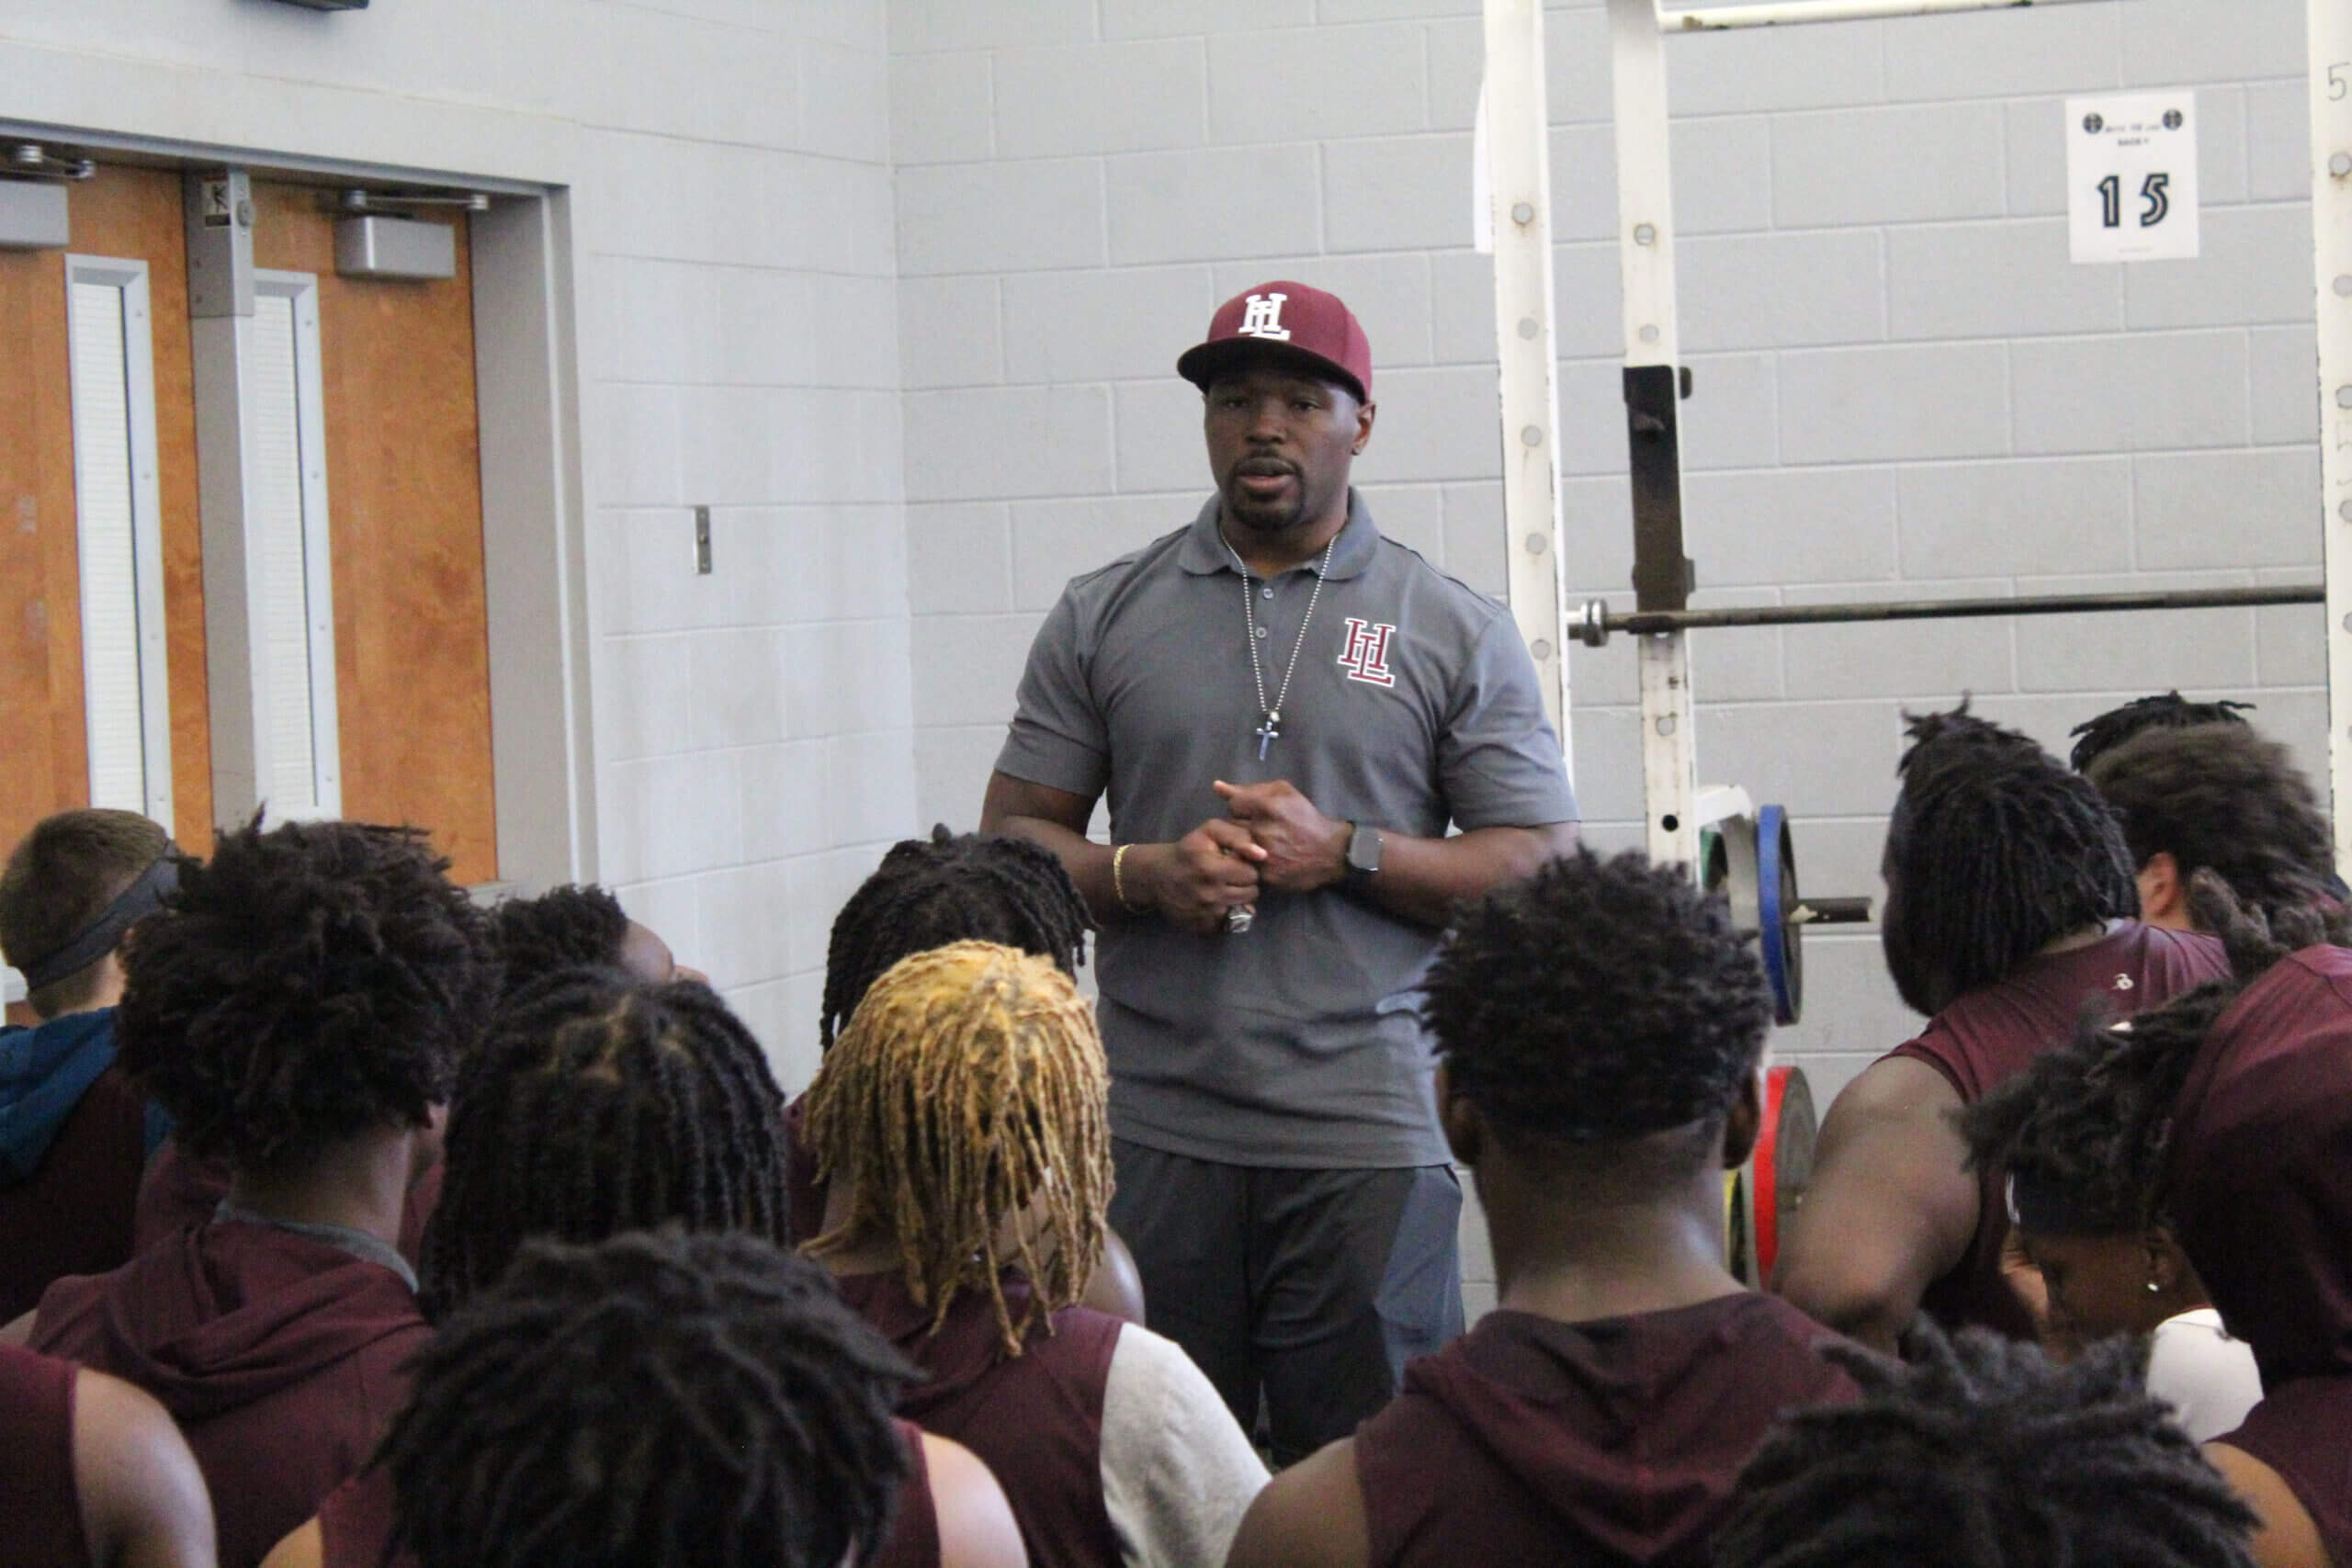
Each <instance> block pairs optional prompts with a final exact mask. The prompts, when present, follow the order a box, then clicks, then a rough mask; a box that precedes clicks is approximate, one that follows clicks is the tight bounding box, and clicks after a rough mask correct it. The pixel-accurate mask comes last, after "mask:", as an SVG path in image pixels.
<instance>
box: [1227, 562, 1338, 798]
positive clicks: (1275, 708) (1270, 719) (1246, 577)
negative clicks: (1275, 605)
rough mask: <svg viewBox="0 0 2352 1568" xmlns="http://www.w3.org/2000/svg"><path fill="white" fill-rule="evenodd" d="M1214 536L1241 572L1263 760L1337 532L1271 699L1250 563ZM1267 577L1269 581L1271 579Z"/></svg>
mask: <svg viewBox="0 0 2352 1568" xmlns="http://www.w3.org/2000/svg"><path fill="white" fill-rule="evenodd" d="M1217 542H1218V543H1219V544H1222V545H1223V546H1224V547H1225V553H1226V554H1227V555H1229V556H1231V557H1232V558H1233V564H1234V567H1235V569H1236V570H1238V571H1239V572H1240V573H1241V621H1242V625H1244V626H1247V627H1248V628H1249V630H1250V679H1252V680H1254V681H1255V682H1258V706H1259V708H1260V710H1261V711H1262V712H1263V713H1264V714H1265V716H1266V722H1265V723H1263V724H1261V725H1260V726H1259V727H1258V728H1256V729H1254V730H1252V731H1250V733H1251V734H1253V735H1255V736H1256V737H1257V738H1258V761H1261V762H1262V761H1265V760H1266V749H1267V748H1268V747H1270V746H1272V744H1273V743H1274V742H1275V741H1277V740H1280V739H1282V738H1283V728H1282V727H1283V703H1285V702H1287V701H1289V700H1290V682H1291V677H1292V676H1294V675H1295V674H1297V673H1298V655H1299V650H1300V649H1304V648H1305V647H1306V628H1307V626H1308V625H1309V624H1310V623H1311V622H1313V621H1314V619H1315V604H1316V601H1317V600H1319V599H1321V598H1322V597H1323V574H1324V572H1326V571H1327V570H1329V569H1330V566H1331V551H1332V549H1333V548H1334V547H1337V546H1338V544H1339V542H1340V536H1338V535H1337V534H1334V535H1332V536H1331V542H1330V543H1329V544H1328V545H1325V546H1324V547H1323V558H1322V559H1321V560H1320V561H1317V563H1316V566H1315V592H1312V593H1309V594H1308V595H1307V596H1306V615H1305V617H1304V618H1302V619H1301V620H1300V621H1299V623H1298V640H1297V641H1296V642H1295V643H1292V644H1291V645H1290V666H1289V668H1287V669H1285V670H1284V671H1283V683H1282V688H1281V690H1279V691H1277V692H1276V693H1275V694H1274V700H1273V701H1272V702H1271V703H1269V702H1267V701H1266V667H1265V665H1264V664H1262V663H1261V662H1260V660H1259V658H1258V610H1257V606H1256V605H1254V604H1251V603H1250V591H1251V590H1252V589H1254V588H1256V587H1257V585H1258V584H1257V581H1256V579H1254V578H1252V577H1251V576H1250V563H1249V562H1247V561H1245V560H1243V559H1242V558H1241V552H1240V551H1239V550H1237V549H1235V548H1234V547H1233V541H1232V540H1230V539H1228V538H1227V537H1226V536H1225V530H1224V529H1222V528H1220V529H1218V530H1217ZM1268 581H1270V582H1271V581H1272V579H1268Z"/></svg>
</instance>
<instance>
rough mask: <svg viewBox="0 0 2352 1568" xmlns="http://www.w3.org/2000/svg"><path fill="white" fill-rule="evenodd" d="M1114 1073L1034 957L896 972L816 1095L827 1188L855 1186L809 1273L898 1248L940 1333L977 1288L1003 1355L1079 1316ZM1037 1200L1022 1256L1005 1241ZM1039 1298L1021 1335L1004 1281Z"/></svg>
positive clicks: (822, 1075) (1095, 1238) (1085, 1017)
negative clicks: (866, 1250)
mask: <svg viewBox="0 0 2352 1568" xmlns="http://www.w3.org/2000/svg"><path fill="white" fill-rule="evenodd" d="M1109 1094H1110V1074H1109V1071H1108V1069H1107V1068H1106V1067H1105V1066H1104V1064H1103V1037H1102V1036H1101V1035H1100V1034H1098V1033H1097V1032H1095V1026H1094V1010H1093V1009H1092V1008H1091V1007H1090V1006H1088V1005H1087V1002H1086V999H1085V998H1083V997H1080V995H1079V994H1078V987H1076V986H1074V985H1072V984H1071V983H1070V979H1069V976H1067V975H1065V974H1063V973H1062V972H1061V971H1059V970H1058V969H1057V968H1055V967H1054V966H1053V965H1052V964H1048V963H1046V961H1045V960H1043V959H1040V958H1035V957H1031V956H1029V955H1027V954H1024V953H1015V952H1013V951H1012V949H1011V948H1007V947H1000V946H996V945H993V944H991V943H989V942H954V943H951V944H949V945H948V946H945V947H942V948H936V949H933V950H932V951H930V952H927V953H916V954H915V955H914V956H913V957H911V958H907V959H903V960H901V961H900V962H899V964H896V965H895V966H893V967H892V968H891V970H890V971H889V973H888V974H886V975H884V976H882V977H881V978H880V979H879V980H877V981H876V982H875V983H874V988H873V989H872V990H871V991H869V992H867V993H866V998H865V1001H864V1002H862V1003H860V1004H859V1005H858V1009H857V1012H856V1015H855V1016H854V1017H853V1018H852V1019H851V1021H850V1025H849V1028H848V1029H847V1030H845V1031H844V1032H842V1037H841V1042H840V1043H839V1045H838V1046H836V1048H835V1049H834V1051H833V1052H832V1054H831V1055H829V1056H828V1057H826V1059H825V1064H824V1066H822V1067H820V1068H819V1069H818V1073H817V1078H816V1081H815V1082H814V1083H812V1084H810V1085H809V1094H808V1098H807V1101H806V1103H807V1106H808V1115H809V1120H808V1137H809V1145H810V1146H811V1147H812V1148H814V1149H815V1150H816V1153H817V1160H818V1168H819V1171H820V1175H821V1177H822V1179H824V1180H825V1181H827V1182H829V1183H830V1182H833V1181H838V1180H842V1179H844V1178H846V1179H847V1180H848V1181H849V1183H850V1192H851V1194H852V1197H851V1208H850V1213H849V1216H848V1218H847V1219H846V1220H844V1221H843V1222H842V1224H840V1225H838V1226H836V1227H835V1228H833V1229H831V1230H829V1231H827V1232H826V1233H825V1234H824V1235H820V1236H818V1237H817V1238H816V1239H815V1240H813V1241H811V1242H810V1243H809V1246H808V1251H809V1255H810V1256H811V1257H816V1258H823V1257H825V1256H827V1255H829V1254H833V1253H839V1252H843V1251H847V1250H849V1249H850V1248H852V1247H855V1246H858V1245H860V1244H862V1243H865V1242H869V1241H871V1240H874V1239H876V1238H882V1237H888V1238H892V1239H895V1240H896V1242H897V1243H898V1247H899V1258H900V1261H901V1266H902V1268H903V1270H904V1273H905V1277H906V1281H907V1289H908V1292H909V1293H910V1295H911V1296H913V1298H914V1300H915V1302H916V1303H917V1304H918V1305H921V1306H927V1307H929V1308H931V1309H932V1325H933V1332H934V1333H935V1332H937V1330H938V1328H939V1326H940V1325H942V1324H944V1323H945V1321H946V1319H947V1311H948V1308H949V1307H951V1306H952V1305H954V1304H955V1300H956V1293H957V1292H960V1291H964V1290H967V1289H971V1290H983V1291H986V1292H989V1299H990V1300H991V1301H992V1302H993V1303H994V1304H995V1308H996V1320H997V1326H998V1328H999V1330H1000V1331H1001V1333H1002V1335H1003V1337H1004V1344H1005V1348H1006V1350H1007V1351H1008V1352H1009V1353H1011V1354H1012V1355H1016V1356H1017V1355H1019V1354H1020V1353H1021V1346H1022V1341H1023V1339H1024V1338H1026V1337H1027V1335H1028V1332H1029V1329H1030V1328H1031V1326H1032V1325H1034V1324H1035V1323H1036V1322H1037V1321H1038V1319H1039V1316H1040V1314H1049V1313H1052V1312H1055V1311H1057V1310H1059V1309H1060V1308H1062V1307H1065V1306H1068V1305H1069V1304H1070V1303H1073V1302H1075V1301H1077V1300H1078V1298H1079V1296H1080V1292H1082V1291H1083V1290H1084V1288H1085V1285H1086V1281H1087V1279H1088V1277H1089V1276H1090V1275H1091V1273H1092V1272H1093V1269H1094V1264H1095V1260H1096V1259H1097V1258H1099V1257H1100V1256H1101V1254H1102V1250H1103V1226H1104V1221H1103V1214H1104V1211H1105V1210H1106V1209H1107V1208H1108V1207H1109V1205H1110V1201H1111V1135H1110V1122H1109ZM1033 1201H1035V1202H1039V1203H1041V1204H1042V1207H1043V1213H1044V1224H1043V1226H1042V1231H1043V1234H1042V1235H1039V1236H1034V1237H1033V1236H1032V1235H1030V1234H1029V1232H1028V1230H1027V1229H1026V1228H1024V1229H1023V1231H1022V1233H1021V1235H1020V1237H1019V1239H1018V1241H1017V1242H1016V1243H1015V1245H1014V1250H1013V1253H1012V1256H1011V1257H1007V1256H1004V1255H1003V1254H1002V1253H1001V1251H1000V1247H999V1239H998V1227H999V1224H1000V1223H1001V1221H1003V1220H1004V1219H1005V1217H1006V1216H1008V1215H1014V1214H1019V1213H1021V1212H1022V1211H1023V1209H1025V1208H1027V1207H1028V1206H1029V1205H1030V1204H1031V1203H1032V1202H1033ZM1014 1262H1017V1263H1018V1264H1019V1266H1020V1268H1021V1269H1022V1271H1023V1273H1025V1274H1026V1275H1027V1276H1028V1277H1029V1279H1030V1280H1032V1281H1033V1282H1034V1284H1035V1294H1034V1295H1033V1296H1032V1298H1031V1303H1030V1307H1029V1310H1028V1313H1027V1314H1025V1315H1024V1316H1023V1320H1022V1321H1021V1322H1020V1323H1017V1324H1016V1323H1014V1322H1013V1321H1012V1314H1011V1310H1010V1309H1009V1308H1008V1306H1007V1305H1006V1303H1005V1299H1004V1289H1003V1285H1002V1283H1001V1280H999V1278H998V1275H999V1272H1000V1270H1001V1269H1003V1268H1004V1267H1006V1266H1007V1265H1009V1264H1012V1263H1014Z"/></svg>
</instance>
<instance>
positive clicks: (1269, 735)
mask: <svg viewBox="0 0 2352 1568" xmlns="http://www.w3.org/2000/svg"><path fill="white" fill-rule="evenodd" d="M1281 720H1282V715H1280V714H1278V713H1270V714H1268V715H1267V716H1266V722H1265V723H1263V724H1261V725H1260V726H1259V727H1258V728H1256V729H1255V730H1252V731H1251V732H1250V733H1252V734H1254V735H1256V736H1257V738H1258V761H1261V762H1262V761H1265V760H1266V748H1267V747H1269V746H1272V744H1273V743H1274V742H1275V741H1277V740H1280V739H1282V738H1283V732H1282V731H1281V730H1280V729H1279V728H1276V726H1277V725H1278V724H1279V723H1280V722H1281Z"/></svg>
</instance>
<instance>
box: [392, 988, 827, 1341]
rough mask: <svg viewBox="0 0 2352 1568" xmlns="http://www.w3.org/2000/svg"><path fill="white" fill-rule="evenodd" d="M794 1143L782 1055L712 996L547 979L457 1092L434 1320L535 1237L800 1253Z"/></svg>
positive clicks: (506, 1022)
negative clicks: (745, 1244) (685, 1241)
mask: <svg viewBox="0 0 2352 1568" xmlns="http://www.w3.org/2000/svg"><path fill="white" fill-rule="evenodd" d="M784 1148H785V1143H784V1100H783V1096H782V1095H781V1094H780V1093H779V1092H778V1091H777V1089H776V1086H775V1078H774V1077H770V1076H769V1072H768V1065H767V1058H766V1056H765V1055H763V1053H762V1052H761V1050H760V1046H759V1043H758V1042H757V1041H756V1040H754V1039H752V1035H751V1033H750V1032H749V1031H748V1030H746V1029H745V1028H744V1027H743V1025H742V1023H741V1021H738V1020H737V1019H736V1017H735V1015H734V1014H733V1013H732V1012H730V1011H729V1010H728V1008H727V1004H726V1003H724V1002H722V1001H720V1000H719V999H718V996H717V995H716V994H714V993H713V992H712V991H711V990H710V989H709V987H706V986H703V985H701V984H699V983H697V982H695V981H680V982H675V983H673V984H670V985H666V986H649V985H644V984H641V983H638V982H633V981H631V980H630V979H629V978H628V976H625V975H622V974H620V973H618V972H617V971H614V970H596V969H575V970H570V971H565V972H561V973H559V974H556V975H553V976H548V978H546V979H544V980H542V981H540V982H538V983H537V985H535V986H532V987H528V988H526V990H525V991H524V992H522V993H521V994H519V995H517V996H516V997H515V998H512V999H511V1000H510V1001H509V1002H508V1004H507V1006H506V1007H505V1008H504V1009H503V1010H502V1011H501V1013H500V1015H499V1017H498V1019H497V1021H496V1022H495V1023H494V1024H493V1025H492V1030H491V1033H490V1035H489V1037H488V1038H487V1039H486V1040H485V1041H484V1042H483V1043H482V1047H481V1050H480V1051H479V1052H478V1053H476V1055H475V1056H474V1059H473V1060H472V1062H471V1063H470V1064H469V1066H468V1069H467V1072H466V1075H465V1077H464V1079H463V1081H462V1082H461V1083H460V1084H459V1086H458V1100H457V1105H456V1107H455V1109H454V1110H453V1111H451V1113H450V1117H449V1125H448V1130H447V1138H446V1142H445V1151H444V1154H443V1161H444V1164H445V1165H446V1167H447V1175H446V1176H445V1178H444V1179H443V1184H442V1190H441V1200H440V1202H439V1203H438V1204H437V1205H436V1206H435V1209H434V1212H433V1218H432V1219H431V1220H430V1221H429V1222H428V1223H427V1224H426V1225H425V1230H424V1246H423V1249H422V1255H421V1257H420V1258H419V1264H420V1269H419V1273H420V1275H421V1278H422V1281H423V1287H424V1288H423V1291H422V1292H421V1295H422V1299H423V1301H424V1307H425V1311H426V1314H427V1315H428V1316H433V1317H438V1316H440V1315H441V1314H444V1313H447V1311H449V1310H450V1309H452V1308H454V1307H456V1306H458V1305H459V1304H461V1303H464V1302H465V1301H466V1300H467V1299H468V1298H469V1297H471V1296H472V1295H474V1294H475V1293H477V1292H480V1291H481V1290H483V1289H485V1288H487V1287H488V1286H489V1285H490V1284H491V1283H492V1282H493V1281H494V1280H497V1279H498V1277H499V1276H500V1275H501V1274H502V1273H503V1272H504V1271H505V1269H506V1267H507V1265H508V1264H509V1263H510V1262H511V1261H512V1260H513V1259H514V1258H515V1253H516V1252H517V1251H519V1250H520V1249H521V1247H522V1246H523V1244H524V1242H526V1240H529V1239H530V1238H532V1237H535V1236H551V1237H554V1238H557V1239H559V1240H562V1241H570V1242H582V1243H585V1242H595V1241H601V1240H603V1239H604V1238H605V1237H606V1236H608V1235H614V1234H616V1233H617V1232H620V1231H625V1230H639V1229H645V1228H648V1227H650V1226H653V1225H658V1224H664V1223H667V1222H676V1223H677V1224H682V1225H684V1227H685V1228H686V1229H688V1230H691V1231H747V1232H749V1233H751V1234H752V1235H756V1236H759V1237H761V1238H763V1240H766V1241H771V1242H774V1243H775V1244H776V1245H778V1246H788V1245H790V1242H791V1235H790V1232H789V1228H788V1226H787V1224H786V1218H785V1214H786V1209H785V1198H784Z"/></svg>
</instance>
